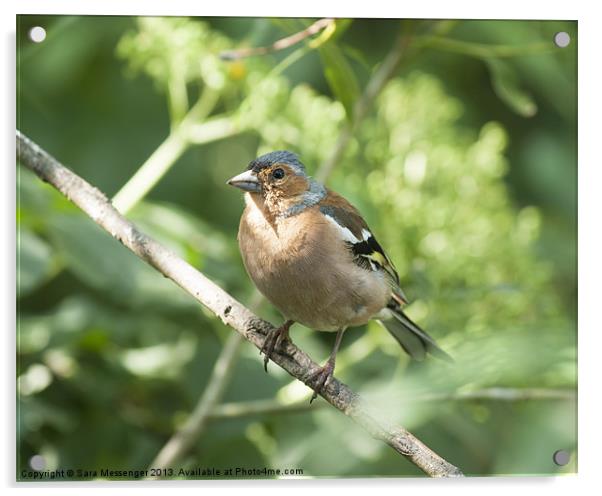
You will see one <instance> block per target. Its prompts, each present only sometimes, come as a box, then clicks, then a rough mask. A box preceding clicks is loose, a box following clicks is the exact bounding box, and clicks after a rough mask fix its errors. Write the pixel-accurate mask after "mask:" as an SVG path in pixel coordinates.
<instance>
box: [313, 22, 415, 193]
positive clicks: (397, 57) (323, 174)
mask: <svg viewBox="0 0 602 496" xmlns="http://www.w3.org/2000/svg"><path fill="white" fill-rule="evenodd" d="M410 39H411V35H410V34H409V33H405V32H403V33H401V34H400V35H399V36H398V38H397V40H396V41H395V43H394V45H393V48H392V49H391V50H390V51H389V53H388V54H387V56H386V57H385V59H384V60H383V62H382V64H381V65H380V67H379V68H378V70H377V71H376V72H375V73H374V75H373V76H372V77H371V78H370V80H369V81H368V84H367V85H366V88H365V90H364V92H363V93H362V96H361V97H360V99H359V100H358V101H357V102H356V104H355V106H354V109H353V115H352V116H351V122H349V123H348V124H347V125H346V126H345V127H344V128H343V130H342V131H341V134H340V135H339V138H338V140H337V142H336V143H335V145H334V149H333V151H332V153H331V154H330V156H329V157H328V158H327V159H326V161H325V162H324V163H323V164H322V165H321V166H320V168H319V169H318V171H317V172H316V179H318V181H321V182H325V181H326V179H328V177H329V176H330V174H331V173H332V171H333V169H334V168H335V166H336V164H337V163H338V161H339V160H340V159H341V157H342V156H343V154H344V152H345V149H346V148H347V145H348V144H349V141H350V140H351V138H352V137H353V134H354V133H355V131H356V130H357V128H358V126H359V124H360V123H361V122H362V120H363V119H364V118H365V117H366V115H367V114H368V111H369V110H370V108H371V107H372V104H373V103H374V100H375V99H376V97H377V96H378V94H379V93H380V92H381V91H382V90H383V88H384V87H385V85H386V84H387V83H388V82H389V80H390V79H391V78H392V77H393V76H394V75H395V73H396V72H397V69H398V68H399V65H400V63H401V61H402V60H403V57H404V55H405V54H406V52H407V49H408V47H409V44H410Z"/></svg>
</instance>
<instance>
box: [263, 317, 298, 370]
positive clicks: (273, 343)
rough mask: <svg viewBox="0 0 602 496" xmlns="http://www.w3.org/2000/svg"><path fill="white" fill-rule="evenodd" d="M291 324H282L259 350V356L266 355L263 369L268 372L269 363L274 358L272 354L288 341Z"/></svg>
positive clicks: (268, 336)
mask: <svg viewBox="0 0 602 496" xmlns="http://www.w3.org/2000/svg"><path fill="white" fill-rule="evenodd" d="M289 322H290V321H287V322H285V323H284V324H282V325H281V326H280V327H279V328H278V329H274V330H273V331H271V332H270V333H269V334H268V335H267V336H266V337H265V341H264V342H263V346H262V347H261V350H259V354H260V355H261V354H262V353H263V355H264V358H263V368H264V370H265V371H266V372H267V371H268V362H269V361H270V358H271V357H272V353H273V352H274V350H275V349H276V348H278V347H280V345H281V343H282V342H283V341H284V340H285V339H288V330H289V328H290V326H291V325H292V322H290V323H289Z"/></svg>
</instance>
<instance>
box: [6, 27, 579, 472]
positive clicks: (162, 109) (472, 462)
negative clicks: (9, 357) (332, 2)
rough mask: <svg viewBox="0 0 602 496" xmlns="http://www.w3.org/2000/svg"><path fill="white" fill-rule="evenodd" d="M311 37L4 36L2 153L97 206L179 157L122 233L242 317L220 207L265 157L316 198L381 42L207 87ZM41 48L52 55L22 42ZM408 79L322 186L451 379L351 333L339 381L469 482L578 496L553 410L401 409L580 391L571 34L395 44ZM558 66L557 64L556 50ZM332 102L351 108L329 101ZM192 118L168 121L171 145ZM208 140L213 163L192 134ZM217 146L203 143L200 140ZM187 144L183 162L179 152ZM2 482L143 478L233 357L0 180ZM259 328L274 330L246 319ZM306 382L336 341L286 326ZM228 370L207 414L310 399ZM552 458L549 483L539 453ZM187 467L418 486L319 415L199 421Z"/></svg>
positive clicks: (126, 267)
mask: <svg viewBox="0 0 602 496" xmlns="http://www.w3.org/2000/svg"><path fill="white" fill-rule="evenodd" d="M311 22H312V21H309V20H287V21H284V20H269V19H238V18H223V19H221V18H213V19H207V20H201V19H182V18H163V19H159V18H141V19H134V18H125V17H85V18H76V17H39V16H20V17H19V18H18V27H19V32H18V74H19V79H18V127H19V129H21V130H22V131H23V132H24V133H26V134H27V135H29V136H30V137H31V138H32V139H34V140H35V141H37V142H38V143H39V144H40V145H41V146H43V147H44V148H46V149H47V150H48V151H49V152H50V153H51V154H53V155H54V156H56V157H57V158H58V159H59V160H61V161H62V162H63V163H65V164H67V165H68V166H70V167H72V168H73V169H74V170H75V172H77V173H78V174H80V175H82V176H83V177H84V178H86V179H87V180H88V181H89V182H91V183H92V184H94V185H96V186H97V187H99V188H100V189H101V190H103V191H104V192H106V193H107V194H109V195H114V194H115V193H117V192H118V191H119V190H120V188H121V187H122V186H123V185H124V184H125V183H126V182H127V181H128V180H129V179H130V178H131V177H132V176H133V175H134V174H135V172H136V170H137V169H138V167H139V166H140V165H141V164H142V163H143V162H144V161H145V160H146V159H147V158H148V157H149V156H150V155H151V154H153V153H154V152H155V150H156V149H157V148H158V147H159V146H160V145H161V143H162V142H163V141H164V140H166V138H167V137H168V135H170V133H172V135H173V133H180V134H181V135H182V136H183V138H182V148H181V150H180V153H178V154H175V155H174V156H173V160H171V161H167V162H165V164H166V168H165V171H166V173H165V174H164V175H163V174H161V175H160V176H158V177H157V178H156V179H157V185H156V186H155V187H154V188H153V189H152V190H151V191H150V193H149V194H148V195H146V197H145V198H144V199H142V201H135V202H133V203H135V206H134V207H133V209H132V210H131V212H130V213H129V214H128V216H129V217H130V218H131V219H132V220H133V221H134V222H135V223H137V224H138V225H139V226H140V227H141V228H142V229H143V230H144V231H145V232H147V233H149V234H150V235H152V236H154V237H155V238H157V239H158V240H159V241H161V242H162V243H165V244H166V245H168V246H170V247H171V248H172V249H174V250H175V251H176V252H177V253H178V254H179V255H181V256H182V257H184V258H185V259H186V260H188V261H189V262H190V263H192V264H194V265H195V266H197V267H198V268H199V269H200V270H202V271H203V272H205V273H206V274H208V275H209V276H210V277H211V278H212V279H214V280H215V281H216V282H218V284H220V285H221V286H222V287H224V288H225V289H226V290H227V291H229V292H230V293H232V294H233V295H234V296H235V297H237V298H239V299H240V300H241V301H243V302H249V300H250V298H251V294H252V285H251V283H250V282H249V280H248V277H247V276H246V274H245V273H244V269H243V267H242V263H241V260H240V257H239V255H238V250H237V245H236V230H237V226H238V219H239V216H240V212H241V210H242V201H241V198H240V195H239V194H238V192H236V191H233V190H231V189H230V188H228V187H227V186H225V185H224V183H225V180H226V179H227V178H228V177H231V176H232V175H234V174H235V173H237V172H239V171H240V170H242V169H243V168H244V167H245V165H246V163H248V161H249V160H251V159H252V158H254V157H255V156H257V155H258V154H260V153H263V152H266V151H270V150H274V149H282V148H286V149H291V150H293V151H295V152H297V153H299V154H300V155H301V157H302V159H303V160H304V162H305V163H306V165H307V166H308V168H309V170H310V171H311V172H316V171H317V170H318V167H319V165H320V164H321V163H323V162H324V161H325V160H326V159H327V158H328V157H329V155H330V154H331V153H332V150H333V147H334V144H335V142H336V140H337V137H338V135H339V133H340V132H341V130H342V129H343V128H344V126H345V125H346V122H347V119H348V118H350V117H351V115H352V112H353V106H354V104H355V102H356V101H357V98H358V97H359V93H360V88H362V87H363V86H365V84H366V82H367V80H368V79H369V77H370V76H371V74H372V73H373V72H374V70H375V69H376V68H377V66H378V63H379V62H380V61H381V60H382V59H383V58H384V56H385V54H386V53H387V51H388V50H389V49H390V47H391V46H392V44H393V40H394V39H395V37H396V36H397V33H398V31H399V29H400V23H399V21H395V20H378V21H377V20H368V19H364V20H354V21H350V20H342V21H341V20H339V21H337V23H336V25H335V27H334V29H331V30H330V32H328V33H326V32H323V33H322V34H320V35H317V36H316V37H314V38H311V39H309V40H307V41H306V42H303V43H301V44H299V45H297V46H294V47H291V48H289V49H288V50H285V51H283V52H277V53H274V54H271V55H266V56H262V57H253V58H248V59H241V60H234V61H227V60H222V59H220V57H219V53H220V52H221V51H223V50H232V49H235V48H236V47H240V46H262V45H269V44H270V43H272V42H273V41H274V40H276V39H278V38H282V37H284V36H286V35H289V34H291V33H292V32H295V31H298V30H300V29H303V28H304V27H307V26H308V25H309V24H310V23H311ZM38 24H39V25H42V26H44V27H45V28H46V29H47V31H48V38H47V40H46V41H45V42H44V43H42V44H40V45H34V44H32V43H31V42H29V41H28V39H27V31H28V29H29V28H30V27H31V26H34V25H38ZM403 29H409V30H411V31H412V32H413V33H414V35H413V38H412V42H411V45H410V47H411V50H410V53H409V55H408V60H407V62H406V63H405V64H404V65H403V66H402V69H401V71H400V72H399V75H398V77H396V78H395V79H393V80H392V81H391V82H390V83H389V84H388V85H387V86H386V88H385V89H384V91H383V92H382V93H381V94H380V95H379V97H378V98H377V100H376V102H375V105H374V108H373V110H372V111H371V112H370V113H369V115H368V117H367V118H366V119H364V120H363V121H362V122H361V123H360V125H359V126H358V128H357V130H356V132H355V134H354V137H353V139H352V141H351V143H350V144H349V146H348V147H347V149H346V150H345V153H344V157H343V159H342V160H341V161H340V163H339V164H337V167H336V168H335V170H334V173H333V175H332V177H331V178H330V179H329V181H328V184H329V186H330V187H332V188H333V189H335V190H336V191H338V192H340V193H342V194H344V195H345V196H346V197H348V198H349V199H350V200H351V201H352V202H353V203H354V204H355V205H356V206H358V207H359V208H360V210H362V212H363V213H364V214H365V217H366V218H367V220H368V223H369V224H370V225H371V226H372V229H373V230H374V231H375V233H376V235H377V237H378V238H379V239H380V240H381V243H382V244H383V246H385V247H386V248H387V251H388V252H389V254H390V256H391V258H392V259H393V260H394V261H395V263H396V265H397V268H398V269H399V272H400V274H401V277H402V283H403V286H404V288H405V289H406V292H407V294H408V295H409V297H410V299H411V300H412V304H411V305H410V306H409V307H408V312H409V313H410V315H411V316H412V317H413V318H415V319H416V320H417V321H418V322H420V323H421V324H422V325H423V326H424V327H425V328H426V329H427V330H429V332H430V333H432V334H433V335H434V336H435V337H436V338H437V339H438V341H440V343H441V345H442V347H443V348H444V349H446V350H447V351H448V352H450V353H451V354H452V355H453V356H454V357H455V359H456V364H455V365H453V366H449V365H448V364H444V363H439V362H438V361H436V360H430V361H427V362H425V363H421V364H416V363H409V361H408V359H407V357H406V356H405V354H404V353H403V352H402V351H401V350H400V349H399V347H398V346H397V344H396V343H395V342H394V341H393V340H392V339H391V338H390V337H389V336H388V335H387V334H386V332H385V331H383V330H382V329H381V328H379V327H378V326H377V325H369V326H367V327H368V329H351V330H349V331H348V333H347V334H346V338H345V340H344V342H343V349H342V351H341V353H340V357H339V360H338V362H337V376H338V377H340V378H341V379H342V380H343V381H345V382H347V383H348V384H349V385H350V386H351V387H352V388H353V389H355V390H357V391H358V392H360V393H361V394H362V395H364V396H365V397H367V398H368V399H369V400H370V401H371V402H373V404H374V405H376V406H377V408H379V409H380V410H382V411H383V413H384V414H386V415H388V416H389V417H391V418H392V419H394V420H396V421H399V422H400V423H402V425H404V426H406V427H408V428H409V429H411V430H412V431H413V432H415V434H416V435H417V436H418V437H419V438H420V439H422V440H423V441H424V442H425V443H426V444H427V445H429V446H431V447H432V448H433V449H434V450H435V451H437V452H438V453H440V454H441V455H442V456H444V457H446V458H448V459H449V460H450V461H451V462H452V463H454V464H455V465H457V466H459V467H460V468H461V469H462V470H463V471H464V472H465V473H467V474H480V475H485V474H547V473H554V472H558V471H565V472H566V471H569V472H570V471H575V470H576V464H575V457H576V412H575V409H576V405H575V403H574V401H570V400H563V401H560V400H541V399H532V400H526V401H516V402H508V401H495V400H442V401H436V402H420V401H415V400H413V398H415V397H416V396H417V395H419V394H426V393H453V392H456V391H460V392H461V391H473V390H479V389H480V388H486V387H517V388H532V387H538V388H562V389H570V390H574V389H575V388H576V380H577V378H576V331H577V329H576V270H575V269H576V157H575V146H576V141H575V140H576V132H575V129H576V120H575V119H576V107H575V100H576V71H575V68H576V34H577V32H576V23H570V22H565V23H559V22H553V21H546V22H534V21H529V22H523V21H503V22H502V21H461V22H458V21H409V22H406V23H405V24H404V28H403ZM561 30H564V31H567V32H568V33H569V34H570V35H571V37H572V38H573V43H572V44H571V45H570V46H569V47H568V48H565V49H562V50H561V49H558V48H555V47H554V46H553V44H552V41H551V40H552V38H553V34H554V33H555V32H557V31H561ZM345 82H348V84H345ZM186 116H188V120H186ZM211 122H220V123H223V124H225V125H227V129H228V131H227V132H226V134H223V135H219V136H217V135H216V137H215V138H213V137H212V135H211V134H210V130H209V131H208V129H209V127H208V125H207V124H209V123H211ZM218 138H219V139H218ZM196 143H203V144H202V145H197V144H196ZM17 215H18V219H17V221H18V257H19V258H18V264H19V265H18V301H17V305H18V329H17V332H18V334H17V344H18V349H17V353H18V362H17V363H18V370H17V374H18V390H19V396H18V416H17V424H18V432H17V435H18V439H17V444H18V463H17V472H18V474H17V475H19V473H20V470H21V469H22V468H27V463H28V460H29V459H30V457H31V456H33V455H34V454H38V453H40V454H42V455H44V456H45V458H46V460H47V462H48V468H56V467H61V468H68V467H72V468H83V469H97V470H98V469H100V468H112V469H142V468H145V467H146V466H147V465H148V464H149V463H150V462H151V460H152V459H153V457H154V456H155V455H156V453H157V452H158V450H159V449H160V448H161V446H162V445H163V444H164V443H165V442H166V440H167V439H168V438H169V436H170V434H171V433H173V431H174V428H176V427H177V426H178V425H181V423H182V422H183V420H184V419H185V418H186V415H187V414H188V413H189V412H190V411H191V410H192V408H193V407H194V405H195V403H196V401H197V399H198V398H199V396H200V395H201V393H202V392H203V390H204V388H205V387H206V385H207V380H208V377H209V374H210V372H211V369H212V366H213V364H214V362H215V360H216V357H217V356H218V355H219V352H220V350H221V348H222V346H223V343H224V341H225V339H226V338H227V336H228V335H229V333H230V332H231V331H230V330H228V329H227V328H225V327H224V326H223V325H222V324H221V323H220V321H219V320H218V319H215V318H214V317H213V316H212V315H211V314H209V313H208V312H207V311H205V310H204V309H201V308H199V307H198V305H196V304H195V303H194V302H193V301H192V299H191V298H189V297H188V296H187V295H186V294H184V293H183V292H182V291H181V290H180V289H179V288H177V287H176V286H175V285H173V284H172V283H170V282H169V281H168V280H166V279H165V278H163V277H161V276H160V275H159V274H158V273H156V272H155V271H154V270H152V269H150V268H149V267H147V266H146V265H145V264H144V263H143V262H142V261H140V260H138V259H137V258H136V257H135V256H134V255H132V254H131V253H129V252H128V251H127V250H125V249H124V248H123V247H122V246H121V245H120V244H119V243H118V242H117V241H115V240H113V239H112V238H110V237H109V236H107V235H106V234H105V233H104V232H103V231H102V230H100V229H99V228H98V227H97V226H96V225H94V223H93V222H92V221H90V220H89V219H87V218H86V217H85V216H84V215H83V214H82V213H80V212H79V211H78V210H77V209H76V208H75V207H74V206H73V205H71V204H70V203H69V202H68V201H67V200H66V199H64V198H62V197H61V196H60V195H59V194H58V193H56V192H55V191H54V190H52V189H51V188H50V187H48V186H47V185H44V184H43V183H41V182H40V181H39V180H38V179H37V178H35V177H34V176H33V175H32V174H31V173H30V172H28V171H26V170H25V169H23V168H21V167H19V168H18V208H17ZM260 313H261V314H262V315H263V316H265V317H266V318H269V319H270V320H272V321H273V322H275V323H276V322H278V321H279V319H280V317H279V316H278V315H277V313H276V312H275V311H274V310H273V309H272V308H271V307H270V306H269V305H267V304H264V305H263V306H262V308H261V311H260ZM293 339H294V341H295V342H296V343H297V344H298V345H299V346H301V347H302V348H303V349H304V350H306V351H307V352H308V353H310V355H311V356H312V357H314V359H316V360H318V361H322V360H324V359H325V358H326V356H327V354H328V350H329V348H330V346H331V339H332V336H330V335H323V334H321V333H315V332H312V331H310V330H308V329H305V328H302V327H301V326H298V327H297V328H295V329H294V330H293ZM308 393H309V391H308V389H307V388H306V387H305V386H304V385H302V384H300V383H297V382H294V381H291V379H290V377H288V376H287V375H286V374H285V373H284V372H283V371H281V370H279V369H277V368H276V367H274V366H272V367H270V374H269V375H266V374H265V373H264V372H263V370H262V367H261V364H260V359H259V357H258V354H257V350H256V349H254V348H253V347H251V346H249V345H243V347H242V349H241V352H240V356H239V359H238V360H237V362H236V365H235V370H234V375H233V380H232V383H231V384H230V385H229V387H228V388H227V392H226V396H225V398H224V401H228V402H240V401H248V400H260V399H271V398H274V399H275V400H277V401H279V402H281V403H283V404H287V403H294V402H296V401H306V400H307V399H308ZM557 449H567V450H569V451H571V452H572V453H573V462H572V463H571V464H570V465H569V466H567V467H565V468H560V467H557V466H555V465H554V464H553V461H552V453H553V452H554V451H556V450H557ZM181 465H182V466H186V467H197V466H202V467H220V468H227V467H248V468H256V467H259V468H260V467H264V466H266V467H273V468H302V469H304V475H306V476H399V475H417V474H418V471H417V469H416V468H415V467H414V466H412V465H411V464H410V463H408V462H406V461H405V460H402V459H400V457H399V456H398V455H397V454H396V453H394V452H393V451H392V450H390V449H389V448H387V447H386V446H385V445H383V444H382V443H380V442H378V441H375V440H373V439H371V438H370V437H369V436H368V435H367V434H366V433H365V432H364V431H362V430H361V429H359V428H358V427H356V426H355V425H354V424H353V423H352V422H351V421H350V420H349V419H347V418H345V417H344V416H342V415H340V414H339V413H338V412H336V411H334V410H333V409H321V408H315V409H313V410H311V411H309V412H305V413H303V414H296V415H292V414H267V413H266V414H264V415H251V416H241V417H239V418H236V419H221V420H220V419H215V420H213V421H212V422H211V424H210V426H209V428H208V429H207V430H206V432H205V433H204V435H203V436H202V437H201V439H200V440H199V441H198V442H197V443H196V444H195V449H194V451H193V452H192V453H190V454H189V455H188V456H187V457H186V459H185V460H184V461H183V462H182V463H181Z"/></svg>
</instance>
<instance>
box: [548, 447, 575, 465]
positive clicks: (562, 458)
mask: <svg viewBox="0 0 602 496" xmlns="http://www.w3.org/2000/svg"><path fill="white" fill-rule="evenodd" d="M552 459H553V460H554V463H555V464H556V465H559V466H561V467H563V466H565V465H566V464H568V463H569V461H570V460H571V454H570V453H569V452H568V451H565V450H558V451H555V452H554V455H553V456H552Z"/></svg>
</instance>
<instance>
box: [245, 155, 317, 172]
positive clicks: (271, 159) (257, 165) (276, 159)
mask: <svg viewBox="0 0 602 496" xmlns="http://www.w3.org/2000/svg"><path fill="white" fill-rule="evenodd" d="M274 164H285V165H288V166H289V167H291V168H292V169H293V170H294V171H295V172H296V173H297V174H298V175H300V176H305V175H306V174H305V166H304V165H303V164H302V163H301V161H300V160H299V157H298V156H297V154H295V153H293V152H289V151H287V150H277V151H275V152H270V153H266V154H265V155H261V156H260V157H257V158H256V159H255V160H253V161H251V162H250V163H249V166H248V167H247V170H253V172H259V171H260V170H261V169H264V168H265V167H271V166H272V165H274Z"/></svg>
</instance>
